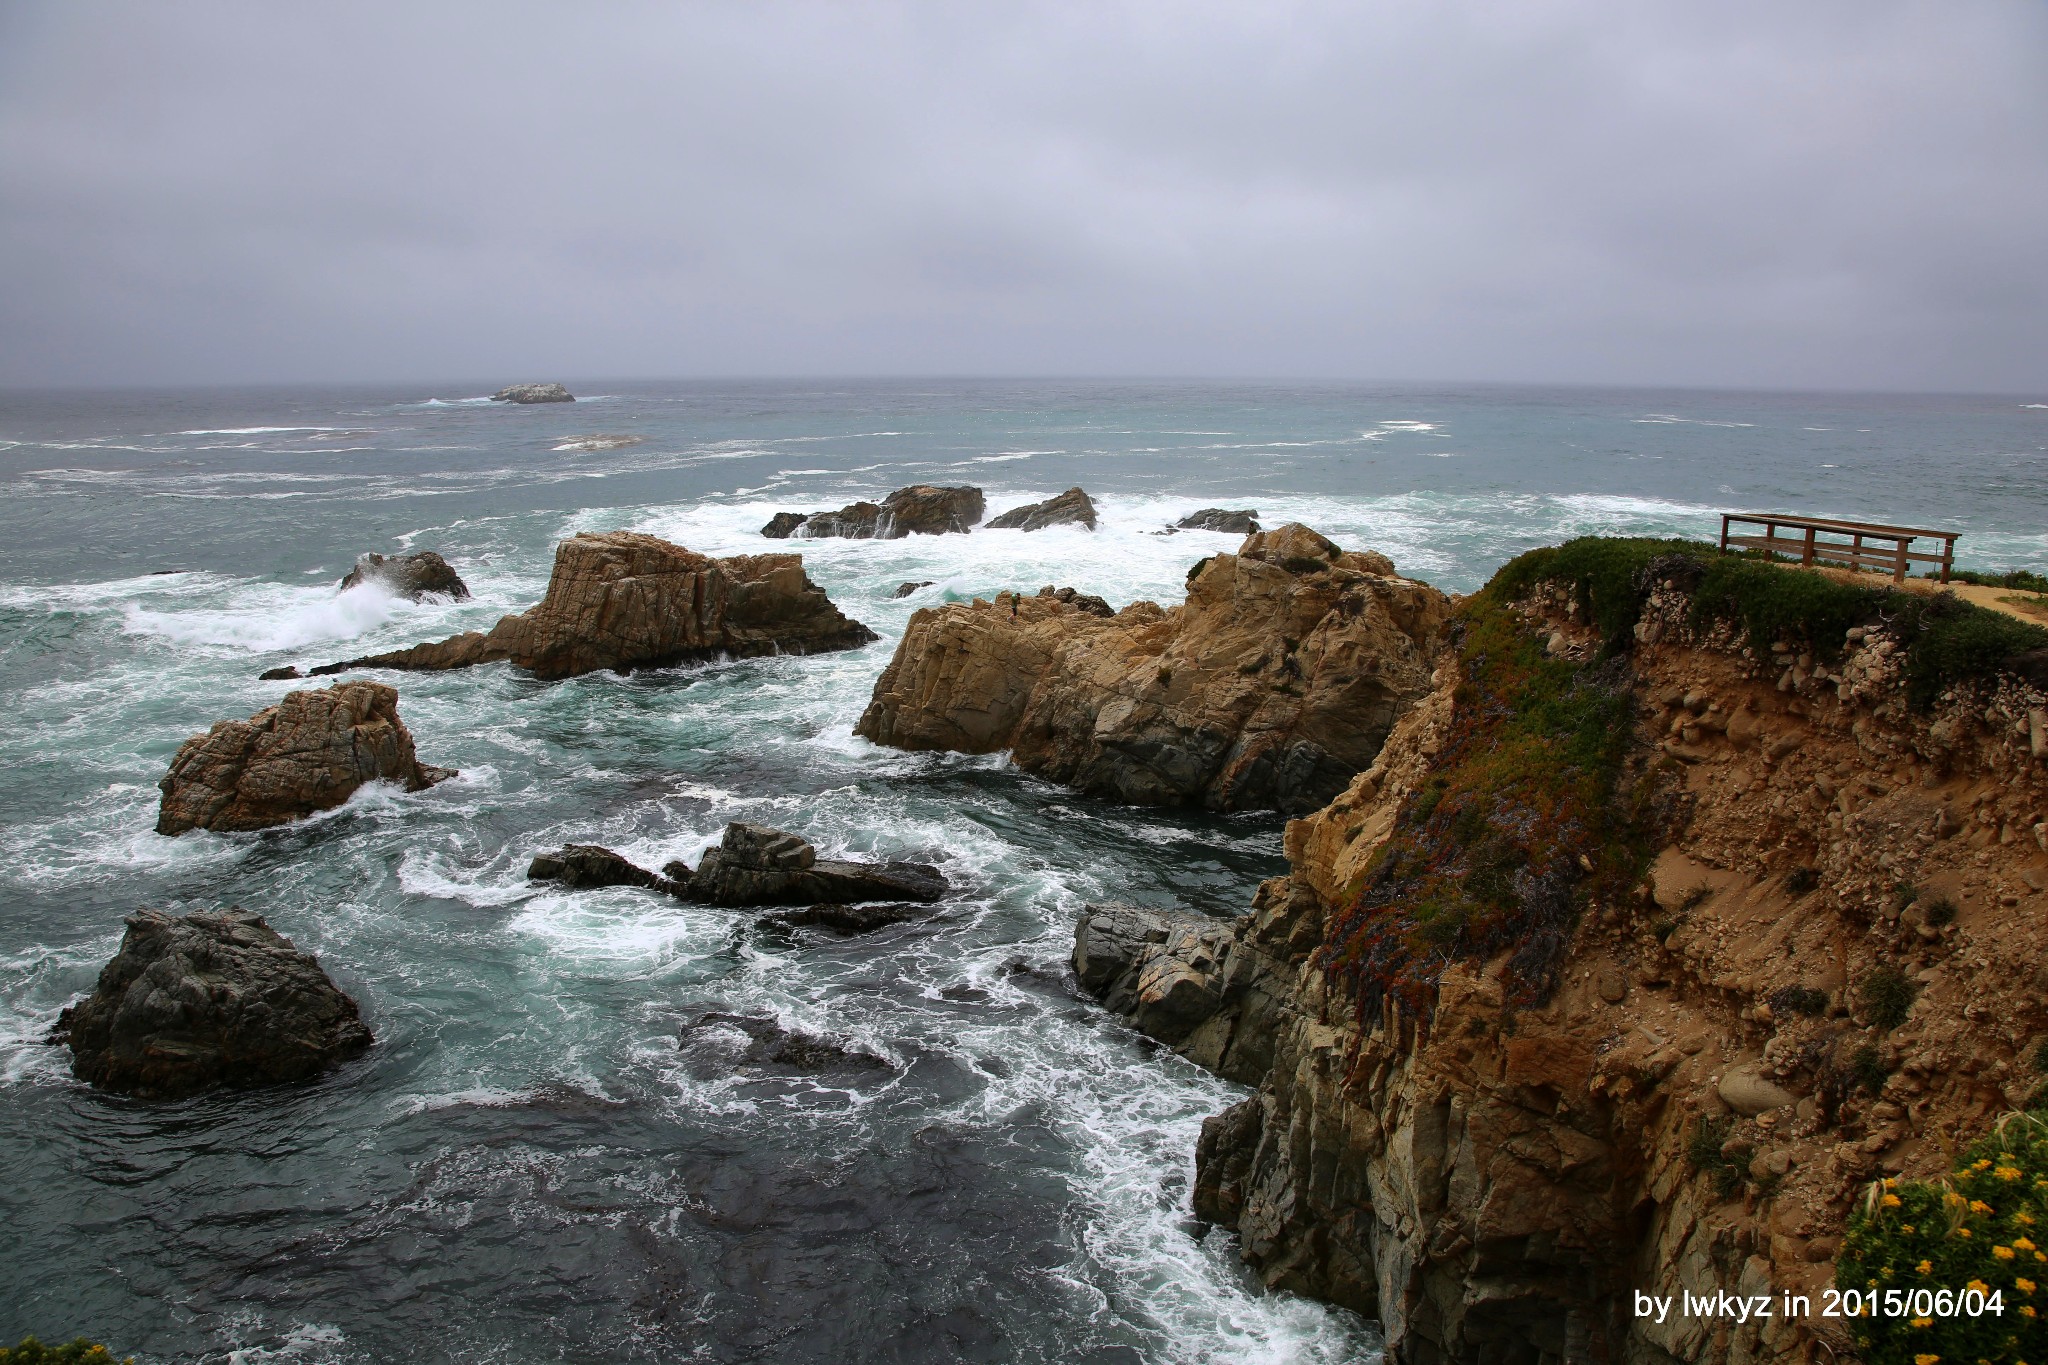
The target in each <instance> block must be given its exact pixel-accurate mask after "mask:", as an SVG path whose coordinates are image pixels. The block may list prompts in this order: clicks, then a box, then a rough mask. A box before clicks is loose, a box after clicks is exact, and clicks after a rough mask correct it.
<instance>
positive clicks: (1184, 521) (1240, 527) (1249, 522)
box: [1173, 507, 1259, 536]
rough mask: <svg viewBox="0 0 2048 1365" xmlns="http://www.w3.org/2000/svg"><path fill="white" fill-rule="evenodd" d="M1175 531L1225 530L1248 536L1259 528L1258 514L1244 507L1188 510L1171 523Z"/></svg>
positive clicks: (1233, 533)
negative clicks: (1238, 509)
mask: <svg viewBox="0 0 2048 1365" xmlns="http://www.w3.org/2000/svg"><path fill="white" fill-rule="evenodd" d="M1173 529H1174V530H1176V531H1227V532H1229V533H1231V534H1232V535H1240V536H1248V535H1250V534H1252V533H1253V532H1254V531H1256V530H1258V529H1259V514H1258V513H1257V512H1255V511H1252V510H1251V509H1250V508H1246V509H1245V510H1243V511H1241V512H1232V511H1230V510H1228V509H1226V508H1222V507H1204V508H1203V509H1202V510H1201V511H1199V512H1190V513H1188V514H1187V515H1186V516H1184V517H1182V518H1181V519H1180V520H1179V521H1177V522H1175V523H1174V524H1173Z"/></svg>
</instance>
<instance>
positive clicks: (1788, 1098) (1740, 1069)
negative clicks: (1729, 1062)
mask: <svg viewBox="0 0 2048 1365" xmlns="http://www.w3.org/2000/svg"><path fill="white" fill-rule="evenodd" d="M1714 1089H1715V1093H1716V1094H1718V1095H1719V1096H1720V1097H1721V1100H1722V1102H1723V1103H1725V1104H1726V1105H1727V1106H1728V1107H1729V1108H1730V1109H1733V1110H1734V1111H1735V1112H1736V1113H1738V1114H1741V1115H1743V1116H1744V1117H1745V1118H1748V1117H1752V1116H1754V1115H1757V1114H1764V1113H1768V1112H1770V1111H1771V1110H1773V1109H1782V1108H1784V1107H1785V1106H1786V1105H1788V1104H1793V1103H1796V1102H1797V1101H1798V1099H1799V1097H1798V1096H1797V1095H1795V1094H1793V1093H1792V1092H1791V1091H1789V1090H1787V1089H1785V1087H1783V1086H1782V1085H1779V1084H1778V1083H1777V1082H1776V1081H1773V1080H1771V1079H1769V1078H1768V1077H1766V1076H1765V1075H1764V1074H1763V1071H1762V1069H1761V1068H1759V1067H1757V1066H1755V1065H1754V1064H1751V1065H1748V1066H1735V1067H1730V1068H1729V1069H1728V1070H1727V1071H1726V1072H1725V1073H1724V1074H1723V1075H1722V1077H1721V1080H1720V1082H1719V1084H1717V1085H1716V1086H1715V1087H1714Z"/></svg>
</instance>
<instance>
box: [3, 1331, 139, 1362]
mask: <svg viewBox="0 0 2048 1365" xmlns="http://www.w3.org/2000/svg"><path fill="white" fill-rule="evenodd" d="M134 1363H135V1357H134V1356H127V1357H125V1358H124V1365H134ZM0 1365H114V1354H113V1352H111V1351H109V1350H108V1349H107V1348H106V1347H104V1346H100V1345H96V1344H94V1343H93V1342H90V1341H87V1340H86V1339H85V1338H84V1337H80V1338H78V1340H76V1341H72V1342H67V1343H65V1344H64V1345H62V1346H45V1345H43V1343H42V1342H40V1341H37V1340H36V1339H35V1338H34V1337H23V1338H22V1339H21V1345H19V1346H15V1347H12V1348H9V1347H6V1346H0Z"/></svg>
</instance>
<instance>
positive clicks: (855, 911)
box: [756, 903, 931, 938]
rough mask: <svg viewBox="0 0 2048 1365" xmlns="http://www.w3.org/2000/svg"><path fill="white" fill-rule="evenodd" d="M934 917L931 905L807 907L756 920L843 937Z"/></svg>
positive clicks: (765, 924) (775, 926) (766, 925)
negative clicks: (824, 931)
mask: <svg viewBox="0 0 2048 1365" xmlns="http://www.w3.org/2000/svg"><path fill="white" fill-rule="evenodd" d="M929 914H931V910H930V908H929V907H928V906H924V905H901V904H888V903H882V904H875V903H869V904H865V905H831V904H823V905H806V906H804V907H803V908H801V909H798V910H778V911H777V912H775V913H774V914H772V915H763V916H761V918H760V919H759V920H758V921H756V922H757V923H758V924H760V925H761V927H762V928H764V929H802V928H812V929H826V930H830V931H831V932H832V933H835V934H838V935H839V936H840V937H842V938H849V937H851V936H853V935H855V934H871V933H873V932H874V931H875V930H877V929H886V928H888V927H889V926H890V925H892V924H903V923H907V922H908V921H910V920H914V919H922V918H924V917H925V916H926V915H929Z"/></svg>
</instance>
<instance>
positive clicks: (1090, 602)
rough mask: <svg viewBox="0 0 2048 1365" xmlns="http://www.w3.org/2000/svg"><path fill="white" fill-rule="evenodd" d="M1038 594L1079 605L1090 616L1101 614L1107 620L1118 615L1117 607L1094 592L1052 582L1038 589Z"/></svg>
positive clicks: (1070, 604) (1073, 605)
mask: <svg viewBox="0 0 2048 1365" xmlns="http://www.w3.org/2000/svg"><path fill="white" fill-rule="evenodd" d="M1038 595H1039V596H1040V597H1050V598H1052V599H1053V600H1054V601H1057V602H1065V603H1066V604H1067V605H1068V606H1072V607H1078V608H1079V609H1081V610H1082V611H1085V612H1087V613H1088V614H1089V615H1090V616H1100V617H1102V618H1104V619H1105V620H1106V619H1108V618H1109V617H1112V616H1114V615H1116V608H1114V607H1112V606H1110V605H1109V603H1107V602H1105V601H1103V600H1102V599H1101V598H1100V597H1097V596H1095V594H1093V593H1086V592H1081V591H1079V590H1078V589H1075V588H1055V587H1054V586H1053V585H1052V584H1050V583H1048V584H1046V585H1045V586H1044V587H1042V588H1040V589H1039V590H1038Z"/></svg>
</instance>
